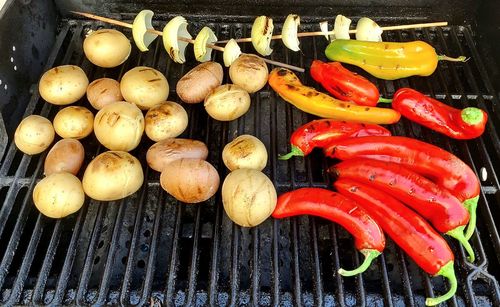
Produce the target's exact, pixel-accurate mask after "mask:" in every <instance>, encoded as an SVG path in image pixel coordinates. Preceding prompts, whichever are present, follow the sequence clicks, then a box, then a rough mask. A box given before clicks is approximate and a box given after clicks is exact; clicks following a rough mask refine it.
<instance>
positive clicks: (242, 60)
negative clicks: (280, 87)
mask: <svg viewBox="0 0 500 307" xmlns="http://www.w3.org/2000/svg"><path fill="white" fill-rule="evenodd" d="M268 75H269V70H268V68H267V64H266V62H264V60H263V59H262V58H261V57H258V56H256V55H254V54H242V55H240V56H239V57H238V58H237V59H236V60H235V61H234V62H233V64H231V66H230V67H229V77H230V78H231V81H232V82H233V83H234V84H237V85H239V86H241V87H242V88H244V89H245V90H246V91H247V92H249V93H255V92H257V91H258V90H260V89H262V88H263V87H264V86H265V85H266V83H267V78H268Z"/></svg>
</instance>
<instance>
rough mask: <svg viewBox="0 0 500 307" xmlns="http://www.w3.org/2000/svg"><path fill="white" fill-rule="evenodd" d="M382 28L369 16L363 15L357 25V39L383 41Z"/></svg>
mask: <svg viewBox="0 0 500 307" xmlns="http://www.w3.org/2000/svg"><path fill="white" fill-rule="evenodd" d="M382 32H383V31H382V29H381V28H380V27H379V25H378V24H377V23H376V22H375V21H373V20H371V19H370V18H367V17H362V18H361V19H360V20H359V21H358V23H357V25H356V39H357V40H360V41H371V42H381V41H382Z"/></svg>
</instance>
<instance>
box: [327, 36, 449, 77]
mask: <svg viewBox="0 0 500 307" xmlns="http://www.w3.org/2000/svg"><path fill="white" fill-rule="evenodd" d="M325 54H326V57H327V58H328V59H330V60H332V61H338V62H342V63H347V64H352V65H356V66H358V67H360V68H362V69H364V70H365V71H367V72H368V73H370V74H371V75H373V76H375V77H377V78H380V79H384V80H395V79H400V78H406V77H410V76H429V75H431V74H432V73H433V72H434V71H435V70H436V67H437V63H438V60H439V57H438V55H437V54H436V50H435V49H434V48H433V47H432V46H431V45H429V44H427V43H426V42H423V41H413V42H407V43H397V42H366V41H358V40H342V39H337V40H334V41H333V42H331V43H330V44H329V45H328V47H327V48H326V50H325Z"/></svg>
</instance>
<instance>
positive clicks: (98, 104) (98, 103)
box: [87, 78, 123, 110]
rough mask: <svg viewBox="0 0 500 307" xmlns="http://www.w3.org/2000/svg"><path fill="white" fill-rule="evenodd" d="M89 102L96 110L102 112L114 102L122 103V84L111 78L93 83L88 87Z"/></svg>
mask: <svg viewBox="0 0 500 307" xmlns="http://www.w3.org/2000/svg"><path fill="white" fill-rule="evenodd" d="M87 100H88V101H89V102H90V104H91V105H92V107H93V108H94V109H96V110H100V109H102V108H103V107H104V106H106V105H108V104H110V103H112V102H116V101H122V100H123V96H122V92H121V91H120V83H119V82H118V81H116V80H113V79H110V78H100V79H96V80H94V81H92V83H90V84H89V86H88V87H87Z"/></svg>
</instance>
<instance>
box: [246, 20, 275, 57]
mask: <svg viewBox="0 0 500 307" xmlns="http://www.w3.org/2000/svg"><path fill="white" fill-rule="evenodd" d="M273 29H274V25H273V20H272V19H271V18H269V17H267V16H259V17H257V18H255V21H254V22H253V26H252V34H251V39H252V45H253V47H254V48H255V50H257V52H258V53H260V54H262V55H264V56H267V55H270V54H271V52H273V49H271V48H270V47H269V46H270V45H271V36H272V35H273Z"/></svg>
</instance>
